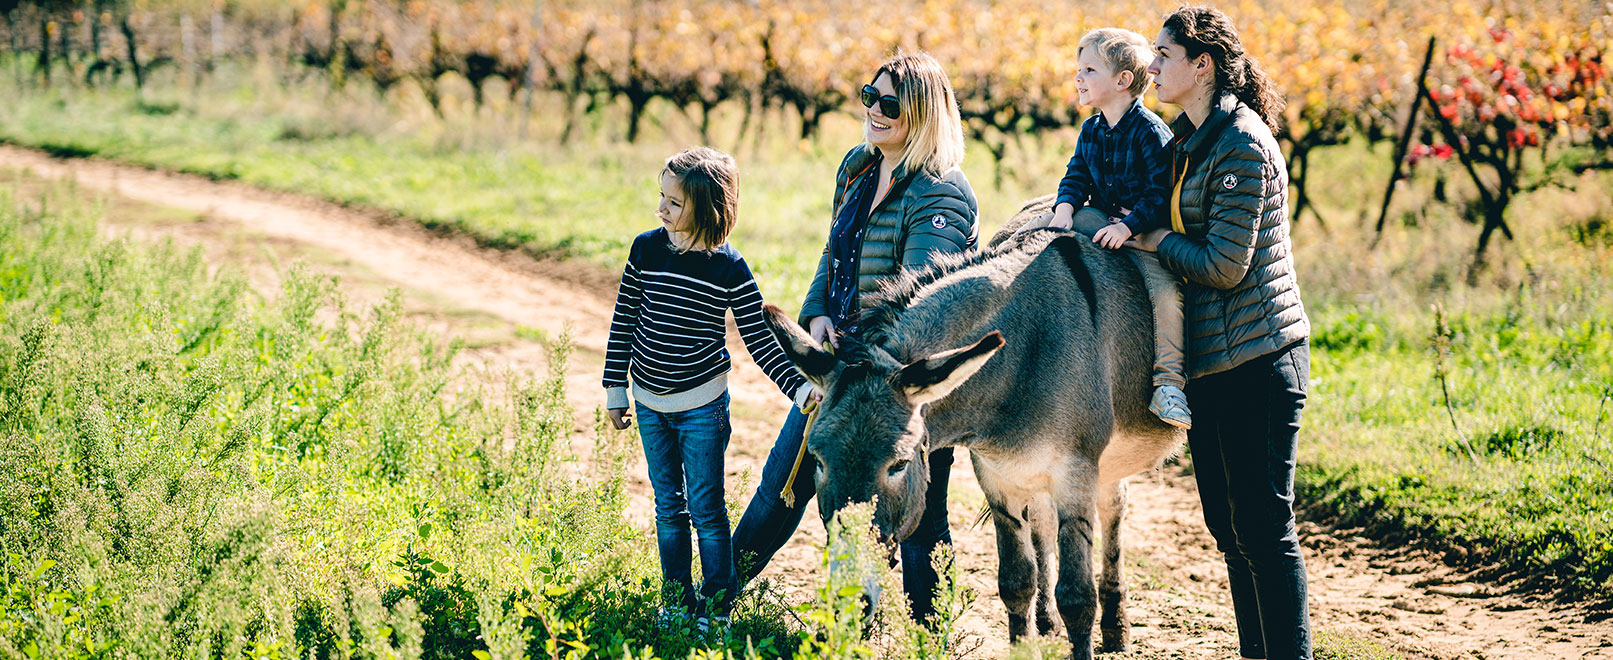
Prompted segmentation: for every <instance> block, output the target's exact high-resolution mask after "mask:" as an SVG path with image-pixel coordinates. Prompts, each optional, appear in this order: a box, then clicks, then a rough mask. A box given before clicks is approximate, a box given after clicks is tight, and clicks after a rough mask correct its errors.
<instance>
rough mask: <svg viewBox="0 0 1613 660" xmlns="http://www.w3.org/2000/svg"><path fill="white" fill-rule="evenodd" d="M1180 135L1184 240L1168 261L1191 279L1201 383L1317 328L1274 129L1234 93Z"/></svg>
mask: <svg viewBox="0 0 1613 660" xmlns="http://www.w3.org/2000/svg"><path fill="white" fill-rule="evenodd" d="M1171 129H1172V131H1173V132H1174V133H1175V134H1176V137H1175V138H1174V139H1173V140H1172V141H1171V154H1172V158H1174V159H1175V162H1176V164H1177V166H1176V167H1175V168H1174V169H1173V171H1174V172H1180V174H1178V175H1177V176H1178V178H1177V181H1179V182H1181V197H1180V206H1179V210H1180V214H1181V221H1182V227H1183V232H1182V233H1171V234H1170V235H1168V236H1166V237H1165V239H1164V240H1163V241H1161V242H1160V244H1159V248H1158V250H1159V260H1160V263H1162V264H1164V266H1165V267H1166V268H1167V269H1169V270H1170V271H1172V272H1174V273H1176V274H1177V275H1180V276H1182V277H1183V278H1185V279H1186V280H1187V283H1186V285H1184V286H1183V289H1182V291H1183V294H1184V295H1183V300H1184V303H1185V310H1184V311H1185V313H1186V317H1187V332H1188V376H1189V377H1190V378H1197V377H1199V376H1206V375H1209V374H1213V373H1218V372H1222V371H1226V370H1228V369H1231V368H1233V367H1236V366H1238V365H1240V364H1243V363H1244V362H1247V361H1249V360H1251V359H1253V358H1256V357H1260V356H1262V355H1266V354H1269V353H1272V352H1275V351H1277V350H1278V349H1281V348H1284V347H1286V346H1288V345H1290V344H1293V343H1294V342H1297V341H1299V340H1301V339H1305V338H1307V337H1309V336H1310V321H1309V320H1308V319H1307V318H1306V316H1305V306H1304V305H1303V304H1302V303H1301V302H1300V298H1299V281H1298V280H1297V279H1296V278H1295V275H1294V258H1293V244H1292V243H1291V242H1290V241H1289V237H1288V170H1287V167H1286V166H1285V163H1284V160H1283V155H1282V151H1281V150H1279V149H1278V147H1277V140H1276V138H1274V137H1273V136H1272V134H1271V130H1270V129H1269V128H1267V127H1266V124H1265V123H1264V122H1262V121H1261V120H1260V117H1259V116H1258V115H1256V114H1255V112H1254V111H1253V110H1251V109H1249V107H1248V106H1246V105H1244V104H1243V103H1242V102H1240V101H1238V100H1237V99H1236V98H1235V97H1233V96H1232V95H1230V94H1229V95H1224V96H1222V97H1221V98H1220V100H1219V102H1217V103H1216V104H1215V106H1214V107H1213V108H1211V111H1210V115H1209V117H1207V118H1206V119H1205V120H1204V124H1203V125H1202V126H1199V127H1198V128H1197V129H1195V128H1194V126H1193V124H1192V122H1191V121H1189V120H1188V118H1187V115H1186V114H1185V113H1184V114H1183V115H1181V116H1179V117H1177V118H1176V121H1175V122H1174V123H1173V124H1172V125H1171ZM1184 159H1185V163H1186V165H1185V170H1184V169H1183V166H1182V163H1183V162H1184ZM1182 177H1185V179H1184V178H1182Z"/></svg>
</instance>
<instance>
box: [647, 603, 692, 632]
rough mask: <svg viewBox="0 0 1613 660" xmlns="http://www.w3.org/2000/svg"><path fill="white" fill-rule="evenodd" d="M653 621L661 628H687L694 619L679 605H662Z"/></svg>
mask: <svg viewBox="0 0 1613 660" xmlns="http://www.w3.org/2000/svg"><path fill="white" fill-rule="evenodd" d="M702 620H704V619H703V618H702ZM655 623H656V625H658V626H660V627H661V629H662V630H688V629H689V625H690V624H691V623H695V621H694V617H691V616H689V613H688V612H686V611H684V609H683V608H681V607H662V608H661V611H660V613H659V614H657V615H656V617H655ZM701 625H703V624H701Z"/></svg>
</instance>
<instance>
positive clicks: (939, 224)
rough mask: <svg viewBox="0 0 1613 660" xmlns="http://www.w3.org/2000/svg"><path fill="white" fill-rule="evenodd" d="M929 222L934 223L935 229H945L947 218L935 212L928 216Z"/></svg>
mask: <svg viewBox="0 0 1613 660" xmlns="http://www.w3.org/2000/svg"><path fill="white" fill-rule="evenodd" d="M930 224H932V225H935V228H936V229H946V228H947V219H946V218H943V217H941V214H939V213H937V214H935V215H932V216H930Z"/></svg>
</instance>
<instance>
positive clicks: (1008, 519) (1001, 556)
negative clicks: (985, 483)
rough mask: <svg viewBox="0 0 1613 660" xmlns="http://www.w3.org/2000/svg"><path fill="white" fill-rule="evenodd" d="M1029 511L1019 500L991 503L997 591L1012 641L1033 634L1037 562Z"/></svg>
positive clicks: (1009, 638)
mask: <svg viewBox="0 0 1613 660" xmlns="http://www.w3.org/2000/svg"><path fill="white" fill-rule="evenodd" d="M1016 504H1018V506H1016ZM1016 508H1017V509H1018V511H1015V510H1014V509H1016ZM1027 513H1029V509H1028V508H1027V507H1025V506H1024V505H1023V504H1019V503H1001V502H996V503H993V504H992V505H991V521H992V523H993V524H994V525H995V526H996V529H997V593H998V595H999V596H1001V597H1002V601H1003V607H1005V608H1006V609H1007V610H1008V643H1010V644H1013V643H1016V642H1018V641H1020V640H1022V639H1024V638H1025V637H1026V636H1027V635H1029V634H1030V625H1029V621H1030V615H1031V599H1032V597H1033V596H1035V595H1036V584H1037V576H1036V571H1037V565H1036V557H1035V555H1034V554H1033V552H1032V548H1033V545H1032V543H1031V527H1030V525H1031V521H1030V520H1027V516H1026V515H1025V514H1027Z"/></svg>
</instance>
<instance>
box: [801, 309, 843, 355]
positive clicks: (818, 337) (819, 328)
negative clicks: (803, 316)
mask: <svg viewBox="0 0 1613 660" xmlns="http://www.w3.org/2000/svg"><path fill="white" fill-rule="evenodd" d="M807 325H808V326H810V327H808V328H807V332H810V333H812V342H813V343H814V344H817V345H819V346H822V345H823V342H824V341H825V340H827V341H828V342H829V345H830V346H833V347H835V348H840V333H839V332H836V331H835V324H834V323H832V322H830V321H829V317H827V316H814V317H812V320H810V321H807Z"/></svg>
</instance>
